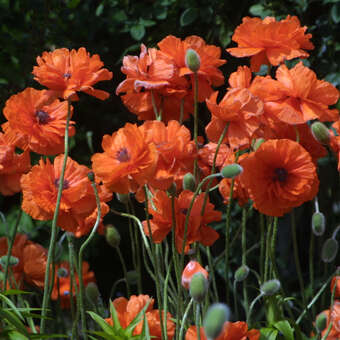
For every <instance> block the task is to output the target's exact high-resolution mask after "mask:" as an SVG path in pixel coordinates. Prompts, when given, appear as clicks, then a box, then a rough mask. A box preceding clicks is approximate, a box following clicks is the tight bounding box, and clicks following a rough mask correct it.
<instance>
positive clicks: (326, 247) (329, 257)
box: [321, 237, 339, 263]
mask: <svg viewBox="0 0 340 340" xmlns="http://www.w3.org/2000/svg"><path fill="white" fill-rule="evenodd" d="M338 248H339V244H338V241H337V240H336V239H334V238H332V237H331V238H329V239H328V240H326V241H325V243H324V244H323V246H322V250H321V259H322V261H323V262H325V263H329V262H332V261H333V260H334V259H335V257H336V254H337V253H338Z"/></svg>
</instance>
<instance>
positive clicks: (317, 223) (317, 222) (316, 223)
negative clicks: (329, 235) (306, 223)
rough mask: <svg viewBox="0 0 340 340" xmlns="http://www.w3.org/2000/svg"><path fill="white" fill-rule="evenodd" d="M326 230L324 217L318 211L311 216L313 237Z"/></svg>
mask: <svg viewBox="0 0 340 340" xmlns="http://www.w3.org/2000/svg"><path fill="white" fill-rule="evenodd" d="M325 229H326V218H325V215H324V214H323V213H321V212H319V211H316V212H315V213H314V214H313V216H312V230H313V233H314V235H316V236H321V235H323V233H324V232H325Z"/></svg>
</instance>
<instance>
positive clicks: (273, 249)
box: [270, 217, 280, 280]
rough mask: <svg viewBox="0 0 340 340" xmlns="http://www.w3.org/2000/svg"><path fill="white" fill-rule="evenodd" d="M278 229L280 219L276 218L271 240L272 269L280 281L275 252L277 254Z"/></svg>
mask: <svg viewBox="0 0 340 340" xmlns="http://www.w3.org/2000/svg"><path fill="white" fill-rule="evenodd" d="M277 227H278V217H274V223H273V234H272V240H271V251H270V254H271V261H272V268H273V270H274V277H275V278H276V279H278V280H280V278H279V272H278V269H277V265H276V260H275V252H276V238H277V229H278V228H277Z"/></svg>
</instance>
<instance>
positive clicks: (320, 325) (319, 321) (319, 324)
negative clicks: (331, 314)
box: [315, 313, 327, 333]
mask: <svg viewBox="0 0 340 340" xmlns="http://www.w3.org/2000/svg"><path fill="white" fill-rule="evenodd" d="M326 326H327V315H326V314H325V313H320V314H319V315H318V316H317V317H316V320H315V328H316V330H317V331H318V333H321V332H322V331H323V330H324V329H325V328H326Z"/></svg>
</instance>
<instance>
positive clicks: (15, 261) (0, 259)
mask: <svg viewBox="0 0 340 340" xmlns="http://www.w3.org/2000/svg"><path fill="white" fill-rule="evenodd" d="M6 262H7V255H4V256H1V257H0V264H1V266H3V267H5V266H6ZM18 263H19V259H18V258H17V257H15V256H10V257H9V261H8V265H9V266H11V267H14V266H16V265H17V264H18Z"/></svg>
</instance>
